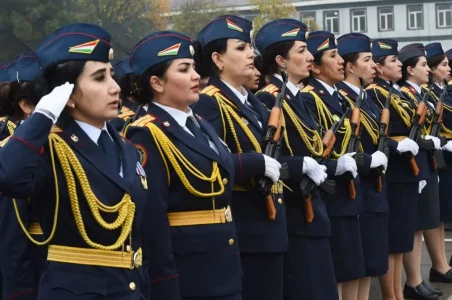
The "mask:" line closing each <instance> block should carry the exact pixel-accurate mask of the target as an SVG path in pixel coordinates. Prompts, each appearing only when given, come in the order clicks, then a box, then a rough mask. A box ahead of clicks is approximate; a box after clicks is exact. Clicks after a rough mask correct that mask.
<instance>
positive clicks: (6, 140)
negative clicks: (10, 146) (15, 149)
mask: <svg viewBox="0 0 452 300" xmlns="http://www.w3.org/2000/svg"><path fill="white" fill-rule="evenodd" d="M10 137H11V136H8V137H6V138H5V139H3V140H2V141H0V148H3V147H4V146H5V145H6V143H7V142H8V141H9V138H10Z"/></svg>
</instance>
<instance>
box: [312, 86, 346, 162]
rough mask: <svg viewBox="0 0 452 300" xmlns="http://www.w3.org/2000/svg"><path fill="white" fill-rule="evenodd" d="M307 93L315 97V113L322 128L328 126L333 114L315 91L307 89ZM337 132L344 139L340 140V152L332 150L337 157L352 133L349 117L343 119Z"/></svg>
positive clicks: (344, 148)
mask: <svg viewBox="0 0 452 300" xmlns="http://www.w3.org/2000/svg"><path fill="white" fill-rule="evenodd" d="M309 94H311V95H312V96H313V97H314V99H315V104H316V107H317V115H318V116H319V120H320V121H321V122H322V126H323V128H325V129H328V128H330V127H331V125H332V124H333V123H334V120H333V115H332V114H331V112H330V110H329V109H328V108H327V107H326V105H325V103H324V102H323V101H322V99H321V98H320V97H319V96H318V95H317V94H316V93H315V92H313V91H309ZM337 132H338V133H340V134H342V135H344V139H343V140H342V144H341V152H340V153H337V152H336V151H333V155H332V157H333V158H339V157H341V156H342V155H344V154H345V153H346V152H347V146H348V142H349V141H350V137H351V135H352V128H351V126H350V119H349V118H345V119H344V124H343V125H342V126H341V127H340V128H339V130H338V131H337Z"/></svg>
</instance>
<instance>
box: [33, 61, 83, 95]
mask: <svg viewBox="0 0 452 300" xmlns="http://www.w3.org/2000/svg"><path fill="white" fill-rule="evenodd" d="M85 64H86V61H84V60H70V61H65V62H61V63H58V64H53V65H50V66H49V67H47V68H46V69H45V70H44V76H43V77H42V81H41V82H42V85H43V92H44V95H47V94H49V93H50V92H51V91H52V90H53V89H54V88H55V87H57V86H60V85H62V84H65V83H66V82H69V83H72V84H74V90H75V89H76V88H77V79H78V77H79V76H80V74H82V72H83V69H84V68H85Z"/></svg>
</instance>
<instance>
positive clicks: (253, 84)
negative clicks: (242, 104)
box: [244, 68, 261, 91]
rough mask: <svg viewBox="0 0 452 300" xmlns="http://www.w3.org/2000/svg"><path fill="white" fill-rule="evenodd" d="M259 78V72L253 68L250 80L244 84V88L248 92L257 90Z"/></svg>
mask: <svg viewBox="0 0 452 300" xmlns="http://www.w3.org/2000/svg"><path fill="white" fill-rule="evenodd" d="M260 77H261V72H259V70H258V69H257V68H254V75H253V77H252V78H250V79H248V81H247V82H246V83H245V84H244V86H245V87H246V88H247V89H249V90H250V91H256V90H257V89H258V88H259V79H260Z"/></svg>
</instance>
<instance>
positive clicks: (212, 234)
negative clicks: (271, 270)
mask: <svg viewBox="0 0 452 300" xmlns="http://www.w3.org/2000/svg"><path fill="white" fill-rule="evenodd" d="M130 64H131V67H132V71H133V73H134V74H135V75H137V76H139V78H138V79H137V83H135V86H137V87H138V89H137V90H138V91H139V93H138V98H137V100H138V101H139V102H140V103H142V104H149V103H150V104H149V107H148V114H147V115H146V116H144V117H143V118H141V119H139V120H137V121H136V122H134V123H133V124H132V126H131V127H129V128H128V129H127V131H126V136H127V138H129V139H130V140H131V141H132V142H133V143H135V145H136V147H137V148H138V150H139V152H140V153H141V161H142V164H143V166H144V168H145V171H146V174H147V176H149V177H150V178H153V180H152V183H151V185H150V190H152V193H153V195H154V197H153V198H152V199H151V201H153V202H157V203H158V205H160V206H161V209H160V210H159V211H154V212H153V215H152V216H149V218H150V219H151V221H152V224H154V226H155V227H157V226H158V228H159V231H160V232H161V235H160V236H159V239H153V240H151V241H150V243H149V245H147V246H148V247H149V249H150V250H151V251H153V250H154V249H156V250H158V245H164V247H166V248H165V251H156V252H152V253H151V257H152V259H150V262H149V263H150V265H149V269H150V271H151V278H150V280H151V299H181V298H182V299H222V300H239V299H241V296H240V292H241V281H240V277H241V266H240V256H239V247H238V244H237V243H236V240H237V237H236V229H235V224H234V222H233V220H232V215H231V212H230V207H229V205H230V202H231V193H232V184H233V182H234V165H233V162H232V160H231V158H230V153H229V151H228V149H227V147H226V146H225V145H224V144H223V143H222V142H221V140H220V138H219V137H218V135H217V133H216V132H215V130H214V129H213V128H212V127H211V126H210V125H209V124H208V123H207V122H206V121H205V120H204V119H202V118H200V117H199V116H197V115H194V114H193V112H192V110H191V109H190V107H189V105H191V104H193V103H195V102H196V101H197V100H198V98H199V94H198V92H199V79H200V77H199V75H198V74H197V73H196V71H195V69H194V66H195V65H194V61H193V47H192V45H191V40H190V38H188V37H187V36H185V35H183V34H180V33H177V32H171V31H162V32H156V33H153V34H151V35H149V36H147V37H145V38H144V39H143V40H142V41H140V42H139V43H138V44H137V45H136V46H135V47H134V49H133V50H132V52H131V55H130ZM151 99H152V102H151ZM151 162H152V165H151Z"/></svg>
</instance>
